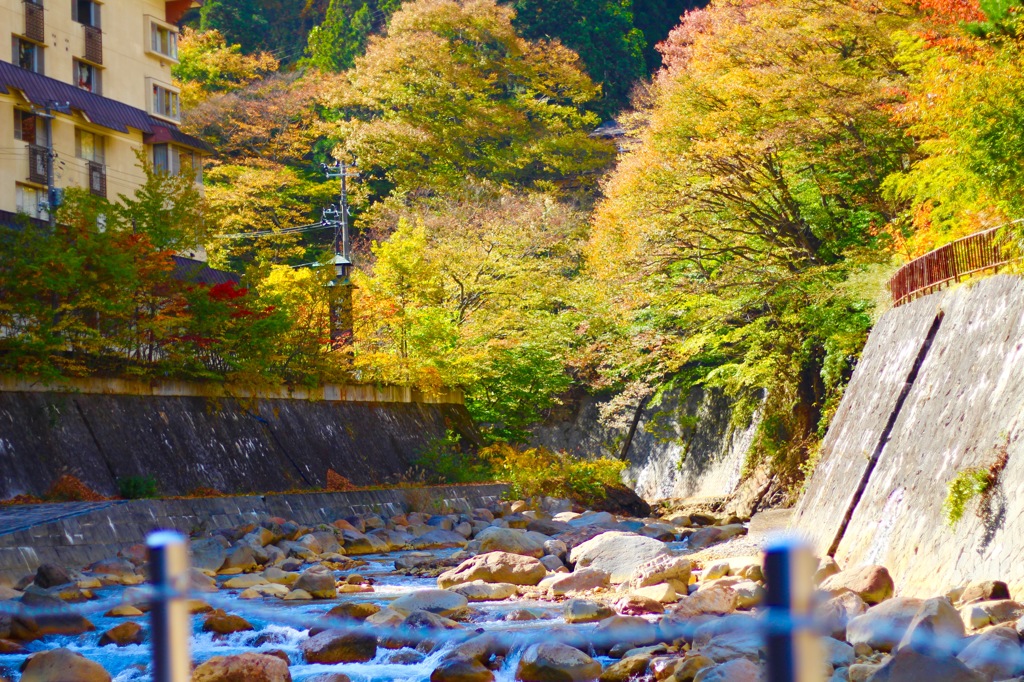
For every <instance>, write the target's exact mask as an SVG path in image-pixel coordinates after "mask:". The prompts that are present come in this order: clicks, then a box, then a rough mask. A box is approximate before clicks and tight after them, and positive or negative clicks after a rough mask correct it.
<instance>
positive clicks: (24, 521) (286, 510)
mask: <svg viewBox="0 0 1024 682" xmlns="http://www.w3.org/2000/svg"><path fill="white" fill-rule="evenodd" d="M506 489H507V486H505V485H474V486H435V487H430V488H400V489H390V490H370V491H358V492H351V493H304V494H289V495H250V496H241V497H222V498H203V499H183V500H133V501H116V502H96V503H68V504H47V505H22V506H13V507H7V508H0V585H2V584H4V583H13V582H15V581H17V580H18V579H19V578H21V577H22V576H23V575H25V574H27V573H30V572H32V571H34V570H35V569H36V568H37V567H38V566H39V564H40V563H43V562H53V563H58V564H62V565H65V566H71V567H83V566H85V565H87V564H90V563H92V562H94V561H98V560H99V559H103V558H106V557H111V556H114V555H116V554H117V552H118V551H119V550H120V549H122V548H124V547H127V546H130V545H133V544H136V543H139V542H142V541H143V540H144V539H145V537H146V535H147V534H148V533H149V532H151V531H153V530H158V529H175V530H179V531H181V532H184V533H196V532H200V533H201V532H202V531H204V530H213V529H216V528H227V527H230V526H236V525H240V524H243V523H249V522H254V521H258V520H259V519H261V518H265V517H268V516H280V517H283V518H286V519H290V520H294V521H298V522H300V523H307V524H318V523H330V522H331V521H334V520H335V519H338V518H343V517H345V516H352V515H355V514H361V513H365V512H377V513H384V514H388V515H392V514H397V513H401V512H405V511H425V512H443V511H449V510H454V511H460V512H461V511H469V510H471V509H473V508H476V507H481V506H486V505H488V504H491V503H493V502H495V501H497V500H498V499H500V497H501V495H502V494H503V493H504V492H505V490H506Z"/></svg>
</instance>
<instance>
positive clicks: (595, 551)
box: [569, 531, 669, 584]
mask: <svg viewBox="0 0 1024 682" xmlns="http://www.w3.org/2000/svg"><path fill="white" fill-rule="evenodd" d="M663 554H669V550H668V548H667V547H665V543H663V542H660V541H658V540H654V539H652V538H645V537H644V536H642V535H637V534H636V533H623V532H619V531H610V532H608V533H602V534H601V535H598V536H597V537H595V538H593V539H591V540H587V541H586V542H584V543H583V544H581V545H579V546H577V547H575V548H573V550H572V551H571V552H570V553H569V561H570V562H571V563H573V564H575V565H576V568H577V569H579V568H596V569H598V570H601V571H605V572H606V573H608V575H609V579H610V580H611V582H612V583H616V584H618V583H623V582H626V581H627V580H629V579H630V577H631V576H632V575H633V572H634V571H635V570H636V569H637V567H638V566H640V565H641V564H643V563H644V562H647V561H650V560H651V559H654V558H655V557H658V556H661V555H663Z"/></svg>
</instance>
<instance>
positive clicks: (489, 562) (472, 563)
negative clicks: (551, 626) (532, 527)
mask: <svg viewBox="0 0 1024 682" xmlns="http://www.w3.org/2000/svg"><path fill="white" fill-rule="evenodd" d="M546 575H547V569H546V568H544V565H543V564H542V563H540V561H539V560H537V559H535V558H533V557H527V556H522V555H519V554H509V553H508V552H488V553H487V554H479V555H477V556H475V557H473V558H471V559H467V560H466V561H463V562H462V563H461V564H459V565H458V566H457V567H456V568H453V569H452V570H450V571H445V572H444V573H442V574H441V575H439V576H438V577H437V585H438V587H441V588H446V587H452V586H454V585H461V584H462V583H469V582H473V581H474V580H482V581H484V582H487V583H511V584H513V585H536V584H537V583H539V582H540V581H541V580H543V579H544V576H546Z"/></svg>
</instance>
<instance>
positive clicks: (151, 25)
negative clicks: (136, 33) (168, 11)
mask: <svg viewBox="0 0 1024 682" xmlns="http://www.w3.org/2000/svg"><path fill="white" fill-rule="evenodd" d="M161 31H164V32H166V33H167V35H168V38H169V42H168V45H170V46H171V47H170V53H168V52H161V51H160V50H159V49H157V48H155V47H154V46H153V39H154V37H155V36H156V34H157V33H158V32H161ZM178 37H179V36H178V27H177V26H175V25H174V24H168V23H167V22H166V21H160V20H159V19H157V18H156V17H153V16H150V15H148V14H147V15H146V40H145V46H146V50H145V51H146V53H147V54H151V55H153V56H154V57H157V58H159V59H166V60H168V61H171V62H174V63H175V64H177V63H178ZM172 53H173V54H172Z"/></svg>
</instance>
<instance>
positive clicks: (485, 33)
mask: <svg viewBox="0 0 1024 682" xmlns="http://www.w3.org/2000/svg"><path fill="white" fill-rule="evenodd" d="M511 19H512V12H511V10H509V9H508V8H505V7H500V6H498V5H496V4H495V3H494V2H493V0H468V1H467V2H454V1H453V0H418V1H416V2H411V3H406V4H404V5H403V6H402V8H401V9H400V10H399V11H398V12H396V13H395V14H394V16H393V17H392V20H391V25H390V27H389V29H388V33H387V35H386V36H375V37H373V38H371V39H370V43H369V47H368V49H367V51H366V54H365V55H364V56H363V57H360V58H358V59H357V60H356V66H355V68H354V69H352V70H351V71H350V72H349V73H348V74H347V79H348V85H347V87H343V88H340V89H339V90H338V91H337V92H335V93H334V94H332V95H331V96H329V97H328V100H327V101H328V102H329V103H330V104H333V105H335V106H337V107H339V108H340V109H341V110H342V111H343V112H345V113H347V114H348V115H349V116H350V117H349V118H348V119H347V120H345V121H343V122H341V123H340V124H339V126H338V137H339V139H340V140H341V142H342V145H343V147H344V148H345V149H347V150H348V151H349V152H351V153H354V154H355V155H356V156H357V157H358V159H359V162H360V165H361V167H362V168H363V171H364V175H366V176H368V179H369V180H371V181H372V182H375V183H376V184H375V185H374V186H375V189H376V191H378V192H379V193H381V194H387V193H388V192H389V191H390V190H391V189H398V190H399V191H409V190H415V189H419V188H424V187H432V186H442V187H454V186H457V185H460V184H462V183H463V182H465V180H466V178H467V177H470V178H475V179H481V180H482V179H486V180H490V181H494V182H498V183H503V184H508V185H517V186H522V187H529V186H544V187H553V186H555V185H567V186H573V185H576V186H584V185H589V186H593V184H594V183H595V182H596V173H597V172H598V171H600V170H602V169H603V168H605V167H606V166H607V164H608V163H609V161H610V160H611V157H612V153H613V149H612V147H611V146H610V145H609V144H607V143H605V142H603V141H600V140H594V139H591V138H590V137H589V136H588V133H589V131H590V130H591V129H592V127H593V126H594V125H596V123H597V118H596V117H595V116H594V115H593V114H588V113H586V112H585V111H584V107H586V106H587V105H588V104H589V103H590V102H591V101H592V100H593V99H594V98H595V97H596V96H597V89H596V87H595V86H594V85H593V83H592V82H591V81H590V79H589V78H588V77H587V76H586V75H585V74H584V73H583V72H582V71H581V70H580V68H579V66H578V58H577V57H576V55H575V54H574V53H572V52H571V51H569V50H567V49H566V48H564V47H562V46H561V45H559V44H558V43H548V42H545V41H536V42H529V41H526V40H524V39H522V38H520V37H519V36H518V35H517V34H516V32H515V29H514V28H513V27H512V21H511Z"/></svg>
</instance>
